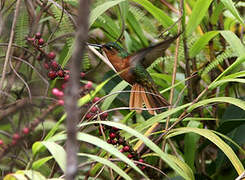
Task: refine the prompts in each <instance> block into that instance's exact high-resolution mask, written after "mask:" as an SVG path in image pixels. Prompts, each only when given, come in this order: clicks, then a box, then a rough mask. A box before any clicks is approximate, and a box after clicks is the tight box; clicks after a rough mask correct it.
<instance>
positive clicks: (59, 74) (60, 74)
mask: <svg viewBox="0 0 245 180" xmlns="http://www.w3.org/2000/svg"><path fill="white" fill-rule="evenodd" d="M57 75H58V76H59V77H64V71H63V70H61V69H60V70H59V71H58V72H57Z"/></svg>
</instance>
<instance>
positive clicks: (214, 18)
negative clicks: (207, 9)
mask: <svg viewBox="0 0 245 180" xmlns="http://www.w3.org/2000/svg"><path fill="white" fill-rule="evenodd" d="M223 9H224V5H223V4H222V3H219V4H218V5H217V6H216V7H215V9H214V12H213V13H212V15H211V19H210V21H211V23H212V24H213V25H215V24H217V21H218V19H219V17H220V14H221V13H222V12H223Z"/></svg>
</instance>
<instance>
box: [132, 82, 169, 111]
mask: <svg viewBox="0 0 245 180" xmlns="http://www.w3.org/2000/svg"><path fill="white" fill-rule="evenodd" d="M134 91H137V92H134ZM143 103H144V104H145V106H146V108H148V109H152V108H159V107H164V106H169V103H168V102H167V101H166V100H165V99H164V98H163V97H162V96H161V95H160V93H159V92H158V91H157V90H155V89H153V88H149V87H145V88H144V87H143V86H141V85H140V84H137V83H136V84H134V85H133V87H132V92H131V94H130V101H129V107H130V108H139V107H142V104H143ZM136 112H137V113H140V112H141V110H136ZM148 112H149V113H150V114H152V115H154V110H148Z"/></svg>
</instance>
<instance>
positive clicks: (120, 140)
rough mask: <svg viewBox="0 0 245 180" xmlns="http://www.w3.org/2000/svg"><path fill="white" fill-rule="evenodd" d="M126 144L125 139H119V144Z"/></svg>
mask: <svg viewBox="0 0 245 180" xmlns="http://www.w3.org/2000/svg"><path fill="white" fill-rule="evenodd" d="M124 143H125V141H124V138H122V137H120V138H119V139H118V144H120V145H123V144H124Z"/></svg>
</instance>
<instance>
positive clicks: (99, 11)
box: [89, 0, 125, 26]
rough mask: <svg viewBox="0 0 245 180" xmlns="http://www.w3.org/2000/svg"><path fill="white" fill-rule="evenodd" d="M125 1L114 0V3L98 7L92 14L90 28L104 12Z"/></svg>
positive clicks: (109, 2) (110, 2)
mask: <svg viewBox="0 0 245 180" xmlns="http://www.w3.org/2000/svg"><path fill="white" fill-rule="evenodd" d="M123 1H125V0H114V1H108V2H105V3H103V4H101V5H99V6H97V7H96V8H94V9H93V10H92V12H91V15H90V20H89V26H91V25H92V24H93V23H94V22H95V20H96V19H97V18H98V17H99V16H100V15H102V14H103V13H104V12H106V11H107V10H108V9H110V8H111V7H113V6H115V5H117V4H119V3H121V2H123Z"/></svg>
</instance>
